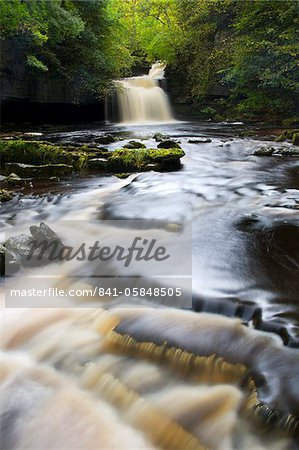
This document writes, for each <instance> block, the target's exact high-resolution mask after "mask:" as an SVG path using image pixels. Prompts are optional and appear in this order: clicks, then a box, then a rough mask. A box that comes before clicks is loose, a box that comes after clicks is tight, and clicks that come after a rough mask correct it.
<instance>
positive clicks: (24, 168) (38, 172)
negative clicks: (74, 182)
mask: <svg viewBox="0 0 299 450" xmlns="http://www.w3.org/2000/svg"><path fill="white" fill-rule="evenodd" d="M6 167H8V168H9V169H10V170H13V171H14V172H16V173H17V175H19V176H21V177H23V178H48V177H51V176H58V177H63V176H67V175H71V174H72V172H73V167H72V166H71V165H68V164H44V165H38V166H36V165H33V164H22V163H7V164H6ZM14 175H15V174H14ZM7 178H9V177H7ZM18 178H19V177H18ZM19 180H21V179H20V178H19Z"/></svg>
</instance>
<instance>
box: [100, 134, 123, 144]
mask: <svg viewBox="0 0 299 450" xmlns="http://www.w3.org/2000/svg"><path fill="white" fill-rule="evenodd" d="M117 140H118V139H117V137H115V136H112V134H105V135H104V136H99V137H97V138H95V139H94V142H98V143H99V144H103V145H109V144H113V142H116V141H117Z"/></svg>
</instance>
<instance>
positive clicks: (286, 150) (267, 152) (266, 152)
mask: <svg viewBox="0 0 299 450" xmlns="http://www.w3.org/2000/svg"><path fill="white" fill-rule="evenodd" d="M254 156H292V157H299V149H297V148H295V147H261V148H259V149H258V150H256V151H255V152H254Z"/></svg>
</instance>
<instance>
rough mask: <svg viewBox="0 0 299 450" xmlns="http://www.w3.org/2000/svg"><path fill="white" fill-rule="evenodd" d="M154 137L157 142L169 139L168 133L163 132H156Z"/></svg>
mask: <svg viewBox="0 0 299 450" xmlns="http://www.w3.org/2000/svg"><path fill="white" fill-rule="evenodd" d="M153 137H154V139H155V141H157V142H162V141H166V140H167V139H169V136H168V135H167V134H162V133H156V134H154V136H153Z"/></svg>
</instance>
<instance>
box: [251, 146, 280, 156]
mask: <svg viewBox="0 0 299 450" xmlns="http://www.w3.org/2000/svg"><path fill="white" fill-rule="evenodd" d="M274 150H275V148H274V147H260V148H258V149H257V150H256V151H255V152H254V154H253V155H254V156H272V154H273V153H274Z"/></svg>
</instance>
